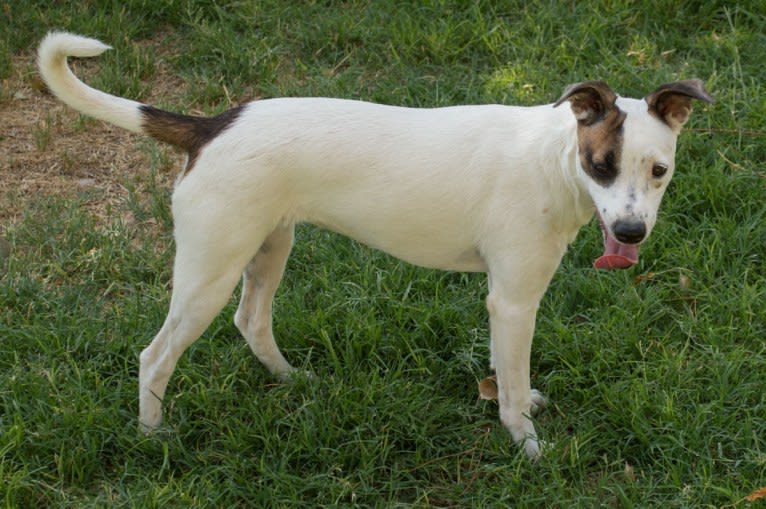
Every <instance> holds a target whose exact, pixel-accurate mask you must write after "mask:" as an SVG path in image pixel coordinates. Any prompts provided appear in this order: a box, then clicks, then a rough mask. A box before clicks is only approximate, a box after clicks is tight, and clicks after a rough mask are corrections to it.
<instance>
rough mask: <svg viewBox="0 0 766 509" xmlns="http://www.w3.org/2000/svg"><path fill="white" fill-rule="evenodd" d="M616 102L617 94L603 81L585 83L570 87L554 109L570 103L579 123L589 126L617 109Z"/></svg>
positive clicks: (555, 104)
mask: <svg viewBox="0 0 766 509" xmlns="http://www.w3.org/2000/svg"><path fill="white" fill-rule="evenodd" d="M616 100H617V94H615V93H614V92H612V89H611V88H609V85H607V84H606V83H604V82H603V81H584V82H582V83H575V84H574V85H569V86H568V87H567V88H566V90H564V95H562V96H561V98H560V99H559V100H558V101H556V102H555V103H554V105H553V107H554V108H555V107H557V106H559V105H561V103H563V102H564V101H569V102H570V103H571V106H572V112H574V115H575V117H576V118H577V120H578V122H580V124H582V125H586V126H587V125H591V124H593V123H595V122H598V121H599V120H602V119H603V118H604V117H605V116H606V113H607V112H608V111H610V110H613V109H615V105H614V103H615V101H616Z"/></svg>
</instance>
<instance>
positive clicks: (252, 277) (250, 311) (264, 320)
mask: <svg viewBox="0 0 766 509" xmlns="http://www.w3.org/2000/svg"><path fill="white" fill-rule="evenodd" d="M294 230H295V227H294V226H293V225H292V224H290V225H280V226H278V227H277V228H276V229H275V230H274V231H273V232H272V233H271V234H270V235H269V236H268V237H266V240H265V241H264V242H263V244H262V245H261V248H260V249H259V250H258V253H256V255H255V256H254V257H253V259H252V260H251V261H250V263H249V264H248V265H247V267H246V268H245V270H244V272H243V274H242V297H241V298H240V301H239V308H237V313H236V314H235V315H234V323H235V324H236V325H237V328H239V330H240V332H241V333H242V335H243V336H244V337H245V339H246V340H247V344H248V345H250V348H251V349H252V351H253V353H254V354H255V356H256V357H258V360H260V361H261V362H262V363H263V365H264V366H266V368H267V369H268V370H269V371H270V372H272V373H274V374H276V375H279V376H286V375H287V374H288V373H290V372H291V371H293V369H294V368H293V367H292V366H290V364H289V363H288V362H287V361H286V360H285V358H284V356H283V355H282V352H280V351H279V347H278V346H277V343H276V341H275V340H274V332H273V330H272V320H271V311H272V310H271V308H272V301H273V299H274V294H275V293H276V291H277V287H278V286H279V282H280V280H281V279H282V274H284V271H285V265H286V263H287V257H288V256H289V255H290V250H291V249H292V246H293V239H294Z"/></svg>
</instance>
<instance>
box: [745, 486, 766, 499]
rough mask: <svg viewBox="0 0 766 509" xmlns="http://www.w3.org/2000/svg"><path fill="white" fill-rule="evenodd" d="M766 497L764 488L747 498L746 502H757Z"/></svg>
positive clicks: (765, 487)
mask: <svg viewBox="0 0 766 509" xmlns="http://www.w3.org/2000/svg"><path fill="white" fill-rule="evenodd" d="M764 497H766V486H764V487H763V488H758V489H757V490H755V491H754V492H752V493H751V494H749V495H748V496H746V497H745V500H747V501H748V502H755V501H756V500H760V499H762V498H764Z"/></svg>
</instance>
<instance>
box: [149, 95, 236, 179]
mask: <svg viewBox="0 0 766 509" xmlns="http://www.w3.org/2000/svg"><path fill="white" fill-rule="evenodd" d="M243 109H244V107H243V106H237V107H235V108H232V109H230V110H228V111H225V112H223V113H221V114H220V115H216V116H214V117H196V116H190V115H180V114H178V113H171V112H168V111H164V110H160V109H158V108H154V107H153V106H141V113H142V115H143V117H144V122H143V128H144V131H145V132H146V133H147V134H148V135H150V136H151V137H153V138H156V139H157V140H159V141H163V142H165V143H169V144H171V145H173V146H176V147H179V148H181V149H183V150H185V151H186V153H187V154H188V160H187V162H186V169H185V170H184V171H185V173H188V172H189V171H191V169H192V168H193V166H194V163H195V162H196V160H197V156H198V155H199V153H200V151H201V150H202V148H203V147H205V145H207V144H208V143H210V142H211V141H212V140H213V139H215V137H216V136H218V135H219V134H221V133H222V132H224V131H225V130H226V129H227V128H228V127H229V126H231V125H232V124H233V123H234V122H235V121H236V120H237V119H238V118H239V115H240V114H241V113H242V110H243Z"/></svg>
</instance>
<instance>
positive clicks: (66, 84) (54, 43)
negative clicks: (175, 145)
mask: <svg viewBox="0 0 766 509" xmlns="http://www.w3.org/2000/svg"><path fill="white" fill-rule="evenodd" d="M108 49H111V47H110V46H107V45H106V44H104V43H102V42H101V41H97V40H96V39H90V38H87V37H82V36H79V35H74V34H70V33H66V32H51V33H49V34H48V35H47V36H46V37H45V39H43V41H42V42H41V43H40V47H39V49H38V50H37V65H38V67H39V69H40V74H41V75H42V77H43V80H44V81H45V83H46V84H47V85H48V88H49V89H50V90H51V92H53V93H54V94H55V95H56V97H58V98H59V99H61V100H62V101H63V102H65V103H66V104H68V105H69V106H71V107H72V108H74V109H76V110H77V111H80V112H82V113H85V114H86V115H90V116H92V117H95V118H97V119H99V120H104V121H106V122H109V123H111V124H115V125H117V126H119V127H122V128H124V129H128V130H130V131H133V132H137V133H143V132H144V129H143V127H142V125H143V116H142V114H141V110H140V108H141V106H142V104H141V103H139V102H136V101H131V100H129V99H124V98H122V97H117V96H114V95H110V94H107V93H105V92H101V91H100V90H96V89H94V88H91V87H89V86H88V85H86V84H85V83H83V82H82V81H80V80H79V79H78V78H77V77H76V76H75V75H74V74H73V73H72V71H71V70H70V69H69V66H68V65H67V57H95V56H97V55H100V54H101V53H103V52H104V51H106V50H108Z"/></svg>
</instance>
